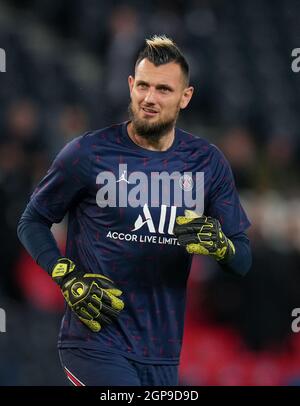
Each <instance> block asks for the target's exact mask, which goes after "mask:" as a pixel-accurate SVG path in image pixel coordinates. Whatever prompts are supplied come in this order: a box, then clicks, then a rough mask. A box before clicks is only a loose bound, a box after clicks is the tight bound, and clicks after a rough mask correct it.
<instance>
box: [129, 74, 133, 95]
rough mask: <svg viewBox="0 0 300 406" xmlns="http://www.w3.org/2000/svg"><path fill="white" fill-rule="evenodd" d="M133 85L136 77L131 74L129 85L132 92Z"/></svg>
mask: <svg viewBox="0 0 300 406" xmlns="http://www.w3.org/2000/svg"><path fill="white" fill-rule="evenodd" d="M133 85H134V77H133V76H131V75H130V76H128V86H129V91H130V93H131V92H132V88H133Z"/></svg>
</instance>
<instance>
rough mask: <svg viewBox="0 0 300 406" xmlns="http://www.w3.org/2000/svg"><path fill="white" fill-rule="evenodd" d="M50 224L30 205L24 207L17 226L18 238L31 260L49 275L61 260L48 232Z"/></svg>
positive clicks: (51, 235) (54, 242) (53, 240)
mask: <svg viewBox="0 0 300 406" xmlns="http://www.w3.org/2000/svg"><path fill="white" fill-rule="evenodd" d="M51 225H52V223H51V222H50V221H48V220H47V219H46V218H45V217H43V216H41V215H40V214H39V213H38V212H37V210H36V209H35V208H34V207H33V205H32V204H31V203H29V204H28V206H27V207H26V209H25V211H24V213H23V215H22V217H21V219H20V221H19V224H18V229H17V233H18V237H19V239H20V241H21V243H22V244H23V246H24V247H25V248H26V250H27V251H28V253H29V254H30V255H31V256H32V258H33V259H34V260H35V261H36V262H37V263H38V265H40V266H41V267H42V268H43V269H44V270H45V271H46V272H48V273H49V274H51V271H52V269H53V266H54V265H55V263H56V262H57V260H58V259H59V258H61V256H62V255H61V253H60V250H59V249H58V247H57V244H56V241H55V239H54V237H53V234H52V232H51V230H50V228H51Z"/></svg>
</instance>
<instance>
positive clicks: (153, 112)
mask: <svg viewBox="0 0 300 406" xmlns="http://www.w3.org/2000/svg"><path fill="white" fill-rule="evenodd" d="M142 110H143V112H144V113H145V114H146V115H147V116H151V117H153V116H155V115H156V114H157V113H158V111H156V110H154V109H150V108H149V107H142Z"/></svg>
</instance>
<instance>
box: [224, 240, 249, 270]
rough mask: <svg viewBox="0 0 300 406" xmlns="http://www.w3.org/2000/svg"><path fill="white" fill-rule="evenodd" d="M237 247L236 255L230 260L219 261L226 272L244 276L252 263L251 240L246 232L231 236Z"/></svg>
mask: <svg viewBox="0 0 300 406" xmlns="http://www.w3.org/2000/svg"><path fill="white" fill-rule="evenodd" d="M230 240H231V241H232V242H233V244H234V247H235V255H234V256H233V257H232V258H231V259H230V260H229V261H223V262H221V261H220V262H219V264H220V265H221V267H222V269H223V270H224V271H225V272H228V273H231V274H235V275H238V276H244V275H246V273H247V272H248V271H249V270H250V267H251V265H252V254H251V247H250V242H249V239H248V237H247V235H246V234H245V233H241V234H239V235H238V236H235V237H230Z"/></svg>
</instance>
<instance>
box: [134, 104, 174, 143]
mask: <svg viewBox="0 0 300 406" xmlns="http://www.w3.org/2000/svg"><path fill="white" fill-rule="evenodd" d="M128 113H129V118H130V120H131V122H132V126H133V128H134V130H135V132H136V133H137V134H138V135H139V136H140V137H143V138H147V139H152V140H159V139H160V138H162V137H163V136H164V135H166V134H167V133H168V132H169V131H171V130H172V129H173V128H174V127H175V124H176V121H177V117H178V113H179V109H178V111H177V113H176V115H175V117H173V118H170V119H168V120H165V121H160V122H157V123H148V122H147V121H146V120H141V119H139V118H138V117H137V114H136V113H135V112H134V110H133V108H132V103H130V104H129V106H128Z"/></svg>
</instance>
